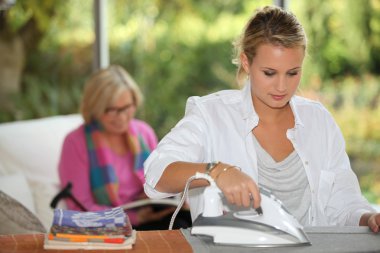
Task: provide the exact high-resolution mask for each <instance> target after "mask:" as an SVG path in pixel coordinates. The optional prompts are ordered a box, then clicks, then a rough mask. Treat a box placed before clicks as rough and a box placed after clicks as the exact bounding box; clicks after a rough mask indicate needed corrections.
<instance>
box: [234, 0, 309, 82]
mask: <svg viewBox="0 0 380 253" xmlns="http://www.w3.org/2000/svg"><path fill="white" fill-rule="evenodd" d="M266 43H270V44H273V45H280V46H283V47H286V48H293V47H303V48H304V50H305V51H306V46H307V38H306V34H305V31H304V29H303V27H302V25H301V24H300V23H299V21H298V20H297V18H296V16H295V15H294V14H292V13H291V12H288V11H285V10H283V9H281V8H279V7H274V6H266V7H264V8H261V9H257V10H256V12H255V13H254V15H253V16H252V17H251V19H250V20H249V21H248V23H247V24H246V26H245V28H244V31H243V33H242V34H241V35H240V37H238V38H237V40H236V41H235V42H234V50H235V56H234V57H235V58H234V59H233V63H234V64H235V65H237V67H238V69H237V73H236V79H237V81H238V83H239V84H242V81H243V80H244V77H245V76H246V75H247V73H245V71H244V69H243V67H242V65H241V61H240V55H241V54H242V53H244V54H245V55H246V56H247V58H248V62H249V64H252V60H253V58H254V57H255V56H256V52H257V48H258V47H259V46H260V45H262V44H266Z"/></svg>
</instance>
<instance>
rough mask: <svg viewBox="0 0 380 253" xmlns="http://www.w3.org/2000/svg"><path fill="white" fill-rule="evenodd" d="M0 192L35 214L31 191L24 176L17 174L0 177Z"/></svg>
mask: <svg viewBox="0 0 380 253" xmlns="http://www.w3.org/2000/svg"><path fill="white" fill-rule="evenodd" d="M0 191H3V192H5V193H6V194H8V195H9V196H11V197H12V198H14V199H15V200H17V201H18V202H20V203H21V204H22V205H24V206H25V207H26V208H27V209H28V210H29V211H31V212H32V213H34V214H36V210H35V207H34V201H33V195H32V191H31V190H30V187H29V184H28V181H27V180H26V177H25V176H24V174H22V173H20V172H17V173H14V174H11V175H8V176H0Z"/></svg>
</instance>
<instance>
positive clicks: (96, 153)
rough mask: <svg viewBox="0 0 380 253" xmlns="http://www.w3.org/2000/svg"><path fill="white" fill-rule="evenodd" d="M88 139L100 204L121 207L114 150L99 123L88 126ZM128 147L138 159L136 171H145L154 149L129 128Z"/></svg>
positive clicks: (93, 185) (93, 183)
mask: <svg viewBox="0 0 380 253" xmlns="http://www.w3.org/2000/svg"><path fill="white" fill-rule="evenodd" d="M84 129H85V136H86V143H87V150H88V157H89V164H90V185H91V190H92V194H93V196H94V198H95V201H96V203H98V204H100V205H107V206H117V205H119V204H120V198H119V194H118V190H119V182H118V178H117V176H116V173H115V169H114V167H113V166H114V165H113V164H112V160H111V156H110V147H109V144H108V142H107V140H106V138H105V137H104V136H103V135H102V127H101V125H100V123H98V122H97V121H93V122H92V123H90V124H86V125H85V128H84ZM125 137H126V140H127V143H128V148H129V150H130V152H131V153H132V154H133V156H134V163H133V169H134V171H139V170H142V169H143V164H144V161H145V160H146V159H147V158H148V156H149V154H150V151H151V150H150V148H149V146H148V145H147V144H146V142H145V141H144V139H143V137H142V136H141V134H140V133H138V132H137V131H135V129H133V128H131V127H130V128H129V129H128V131H127V133H126V134H125Z"/></svg>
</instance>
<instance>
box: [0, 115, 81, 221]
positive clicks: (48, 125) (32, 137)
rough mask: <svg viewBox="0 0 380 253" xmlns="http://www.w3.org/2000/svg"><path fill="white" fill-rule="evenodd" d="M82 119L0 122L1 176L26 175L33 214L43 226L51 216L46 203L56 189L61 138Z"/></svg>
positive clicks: (79, 117)
mask: <svg viewBox="0 0 380 253" xmlns="http://www.w3.org/2000/svg"><path fill="white" fill-rule="evenodd" d="M82 122H83V119H82V117H81V116H80V115H79V114H73V115H64V116H63V115H62V116H61V115H60V116H52V117H46V118H41V119H34V120H23V121H15V122H10V123H2V124H0V176H5V175H10V174H13V173H16V172H21V173H23V174H24V175H25V176H26V178H27V180H28V184H29V186H30V188H31V195H32V198H31V200H32V201H34V207H35V212H36V216H37V217H38V218H39V219H40V220H41V222H42V223H43V225H44V226H45V227H46V228H49V227H50V226H51V221H52V217H53V211H52V209H51V208H50V206H49V204H50V202H51V200H52V199H53V197H54V196H55V195H56V194H57V193H58V191H59V177H58V162H59V156H60V152H61V147H62V143H63V139H64V137H65V136H66V135H67V133H68V132H69V131H71V130H72V129H74V128H76V127H77V126H79V125H80V124H81V123H82ZM62 202H63V201H62ZM21 203H23V202H21Z"/></svg>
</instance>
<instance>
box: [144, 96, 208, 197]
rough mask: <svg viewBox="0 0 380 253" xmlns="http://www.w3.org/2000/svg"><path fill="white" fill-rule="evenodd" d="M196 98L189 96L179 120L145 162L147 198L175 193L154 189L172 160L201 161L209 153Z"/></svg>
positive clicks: (203, 124) (203, 123)
mask: <svg viewBox="0 0 380 253" xmlns="http://www.w3.org/2000/svg"><path fill="white" fill-rule="evenodd" d="M196 100H197V98H196V97H192V98H189V100H188V102H187V105H186V113H185V116H184V118H183V119H182V120H180V121H179V122H178V124H177V125H176V126H175V127H174V128H173V129H172V130H171V131H170V132H169V133H168V134H167V135H166V136H165V137H164V138H163V139H162V140H161V141H160V143H159V144H158V146H157V148H156V149H155V150H154V151H153V152H152V154H151V155H150V156H149V157H148V159H147V160H146V161H145V163H144V173H145V184H144V190H145V193H146V194H147V195H148V196H149V197H150V198H166V197H170V196H173V195H176V194H173V193H164V192H159V191H157V190H155V186H156V184H157V183H158V181H159V180H160V178H161V176H162V174H163V172H164V170H165V169H166V167H167V166H169V165H170V164H171V163H173V162H177V161H186V162H202V161H204V157H205V154H206V153H207V152H208V151H207V150H206V149H205V147H207V141H208V136H207V134H205V133H206V130H205V121H204V117H203V115H202V113H201V111H200V109H199V108H198V107H197V106H196Z"/></svg>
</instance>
